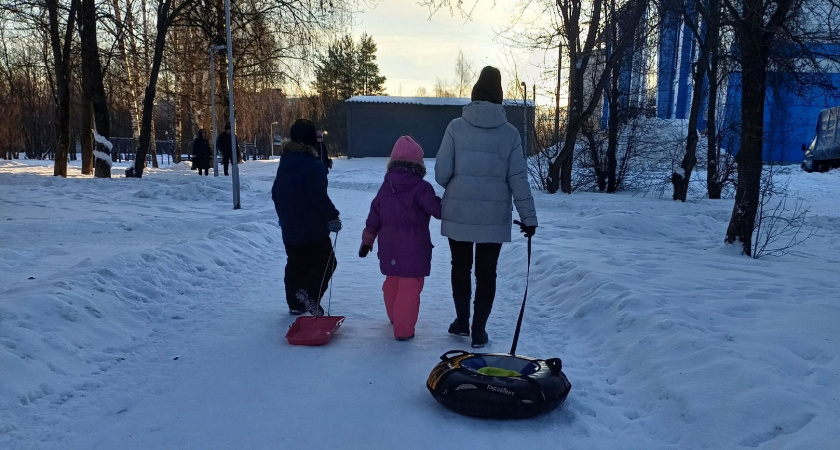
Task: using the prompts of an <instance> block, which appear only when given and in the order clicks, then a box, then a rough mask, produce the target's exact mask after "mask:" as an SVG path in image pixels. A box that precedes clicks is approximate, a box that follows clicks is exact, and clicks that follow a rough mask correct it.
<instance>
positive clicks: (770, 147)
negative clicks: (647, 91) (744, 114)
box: [656, 0, 840, 164]
mask: <svg viewBox="0 0 840 450" xmlns="http://www.w3.org/2000/svg"><path fill="white" fill-rule="evenodd" d="M682 1H685V0H669V1H668V2H665V3H663V9H661V10H660V15H661V21H660V29H659V45H658V51H659V61H658V65H657V67H658V73H657V102H656V106H657V110H656V115H657V117H659V118H663V119H687V118H688V115H689V110H690V108H691V93H692V89H693V82H692V79H691V70H692V64H693V63H694V62H695V61H696V58H697V53H698V49H697V44H696V41H695V40H694V38H693V36H692V33H691V30H690V29H689V27H688V26H687V25H686V24H685V22H684V21H683V19H682V17H681V15H680V13H679V12H678V11H677V10H678V7H679V3H680V2H682ZM675 4H676V6H677V7H676V8H675V7H674V6H675ZM669 5H670V7H668V6H669ZM685 5H686V8H689V13H690V11H691V8H692V5H693V2H692V1H685ZM701 26H702V25H701ZM820 50H822V51H831V52H832V53H835V54H836V53H837V52H838V51H839V50H840V45H837V44H834V45H832V46H822V48H820ZM798 75H800V76H799V77H795V76H793V75H792V74H790V73H783V72H773V71H770V72H768V74H767V93H766V100H765V107H764V150H763V153H764V161H765V162H768V163H797V164H798V163H800V162H802V145H803V144H806V145H807V144H809V143H810V142H811V141H812V140H813V139H814V136H815V130H816V128H815V127H816V123H817V117H818V116H819V112H820V111H821V110H823V109H826V108H830V107H833V106H838V105H840V97H838V96H834V95H832V94H831V93H830V92H829V90H828V89H825V88H823V87H820V86H819V85H817V84H811V85H803V84H801V83H800V82H799V80H798V79H797V78H802V77H803V76H804V77H808V76H809V75H812V74H798ZM827 79H828V80H829V81H830V84H833V85H835V86H840V72H834V73H829V74H828V75H827ZM720 92H721V94H722V97H721V99H720V102H719V105H718V111H720V114H721V116H720V117H718V118H717V121H718V123H719V126H718V129H719V132H720V133H721V142H722V143H723V146H724V148H725V149H726V150H728V151H730V152H732V153H736V152H737V151H738V143H739V139H738V134H739V132H740V131H739V124H740V120H741V74H740V73H734V74H732V75H730V76H729V78H728V79H727V80H726V83H725V84H724V85H722V86H721V89H720ZM703 101H704V103H706V102H707V101H708V99H707V98H704V100H703ZM705 106H706V105H705V104H704V105H701V109H700V120H699V122H698V128H699V129H703V128H705V126H706V125H705V123H706V120H707V119H708V118H707V117H706V113H705V111H706V107H705Z"/></svg>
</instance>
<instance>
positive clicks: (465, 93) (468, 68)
mask: <svg viewBox="0 0 840 450" xmlns="http://www.w3.org/2000/svg"><path fill="white" fill-rule="evenodd" d="M474 79H475V70H474V69H473V67H472V63H471V62H470V61H469V60H468V59H467V56H466V55H464V50H463V49H460V48H459V49H458V56H457V57H456V59H455V85H454V86H453V90H454V91H455V95H456V96H457V97H460V98H464V97H469V96H470V92H471V89H472V83H473V82H474Z"/></svg>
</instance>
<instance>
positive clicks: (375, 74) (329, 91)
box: [313, 34, 385, 107]
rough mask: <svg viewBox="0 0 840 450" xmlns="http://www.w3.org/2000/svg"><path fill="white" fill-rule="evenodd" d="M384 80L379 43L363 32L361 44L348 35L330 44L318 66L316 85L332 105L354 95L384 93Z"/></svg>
mask: <svg viewBox="0 0 840 450" xmlns="http://www.w3.org/2000/svg"><path fill="white" fill-rule="evenodd" d="M384 83H385V77H383V76H380V75H379V66H378V65H377V64H376V43H375V42H373V38H371V37H370V36H369V35H367V34H363V35H362V36H361V38H360V40H359V43H358V44H357V43H356V42H354V41H353V38H352V36H350V35H346V36H344V37H342V38H341V39H339V40H338V41H336V42H333V43H332V44H330V45H329V47H328V48H327V53H326V55H324V56H322V57H321V58H320V59H319V61H318V64H317V65H316V67H315V83H314V86H313V87H314V89H315V91H316V92H317V93H318V95H319V96H320V97H321V100H322V101H323V103H324V105H325V106H326V107H329V106H331V105H333V104H335V103H337V102H340V101H343V100H346V99H348V98H350V97H352V96H354V95H382V94H384V93H385V87H384V86H383V84H384Z"/></svg>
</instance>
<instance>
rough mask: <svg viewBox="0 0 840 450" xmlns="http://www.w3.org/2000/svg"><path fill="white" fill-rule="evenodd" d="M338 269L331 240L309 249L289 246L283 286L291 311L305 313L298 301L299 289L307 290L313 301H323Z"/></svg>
mask: <svg viewBox="0 0 840 450" xmlns="http://www.w3.org/2000/svg"><path fill="white" fill-rule="evenodd" d="M328 262H329V265H327V263H328ZM337 265H338V264H337V263H336V261H335V254H334V253H333V248H332V241H330V238H329V237H327V238H325V239H323V240H321V241H318V242H315V243H312V244H307V245H286V276H285V277H284V278H283V282H284V283H285V285H286V303H288V304H289V309H298V310H305V309H306V308H305V307H304V305H303V304H301V303H300V302H299V301H298V299H297V298H296V297H295V293H296V292H297V291H298V289H304V290H306V293H307V294H309V298H311V299H313V300H314V299H320V298H321V297H323V296H324V292H326V291H327V287H328V286H329V284H330V278H332V274H333V272H335V268H336V266H337Z"/></svg>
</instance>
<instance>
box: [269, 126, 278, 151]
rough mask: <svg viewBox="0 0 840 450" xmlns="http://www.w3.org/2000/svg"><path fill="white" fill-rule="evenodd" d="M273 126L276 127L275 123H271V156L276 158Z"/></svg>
mask: <svg viewBox="0 0 840 450" xmlns="http://www.w3.org/2000/svg"><path fill="white" fill-rule="evenodd" d="M274 125H277V122H271V126H270V129H271V156H276V155H275V154H274Z"/></svg>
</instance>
